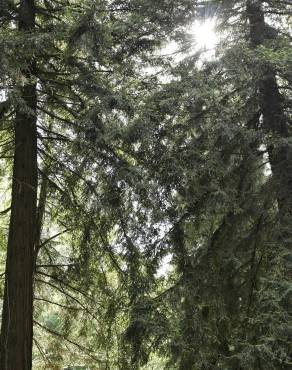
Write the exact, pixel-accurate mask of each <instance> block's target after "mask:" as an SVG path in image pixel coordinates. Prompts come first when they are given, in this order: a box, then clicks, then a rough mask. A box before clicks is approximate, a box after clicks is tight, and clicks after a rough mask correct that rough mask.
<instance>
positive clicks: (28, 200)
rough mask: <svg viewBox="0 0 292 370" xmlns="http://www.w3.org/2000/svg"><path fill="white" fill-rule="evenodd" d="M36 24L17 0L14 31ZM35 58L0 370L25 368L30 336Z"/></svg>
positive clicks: (28, 1)
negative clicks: (16, 18)
mask: <svg viewBox="0 0 292 370" xmlns="http://www.w3.org/2000/svg"><path fill="white" fill-rule="evenodd" d="M34 26H35V6H34V0H21V2H20V5H19V30H20V32H22V33H24V34H27V35H29V34H30V33H31V32H33V29H34ZM34 73H35V62H34V60H33V58H31V59H30V60H26V68H25V69H24V70H23V71H22V74H23V75H24V77H25V80H26V81H27V82H26V85H25V86H24V87H22V89H21V98H22V100H23V102H24V103H25V105H26V108H25V109H24V108H23V107H19V108H17V111H16V119H15V150H14V165H13V182H12V201H11V218H10V225H9V236H8V247H7V259H6V276H5V291H4V302H3V311H2V326H1V336H0V351H1V352H0V369H1V370H30V369H31V366H32V336H33V318H32V316H33V262H34V241H35V227H36V204H37V134H36V84H35V82H34V81H33V76H34Z"/></svg>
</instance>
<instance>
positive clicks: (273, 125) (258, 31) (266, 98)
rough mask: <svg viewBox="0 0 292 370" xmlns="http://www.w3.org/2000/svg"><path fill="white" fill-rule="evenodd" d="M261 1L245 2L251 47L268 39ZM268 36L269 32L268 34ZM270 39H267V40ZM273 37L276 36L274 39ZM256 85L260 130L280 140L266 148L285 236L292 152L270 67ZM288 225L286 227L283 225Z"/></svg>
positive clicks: (291, 200)
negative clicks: (260, 115)
mask: <svg viewBox="0 0 292 370" xmlns="http://www.w3.org/2000/svg"><path fill="white" fill-rule="evenodd" d="M261 3H262V1H260V0H248V1H247V17H248V20H249V25H250V26H249V27H250V41H251V43H252V45H253V46H254V47H258V46H260V45H263V44H264V43H265V41H266V39H267V36H268V25H267V24H266V23H265V16H264V12H263V9H262V4H261ZM269 33H271V32H269ZM269 37H271V36H269ZM275 37H276V35H275ZM263 68H264V70H263V74H262V76H261V78H260V80H259V82H258V87H259V103H260V108H261V111H262V114H263V129H264V130H265V131H266V132H268V133H271V134H272V135H273V137H274V138H276V139H279V140H282V143H280V145H278V146H274V145H271V146H270V147H269V148H268V153H269V160H270V164H271V168H272V173H273V177H274V182H275V184H276V193H277V200H278V207H279V214H280V221H281V224H282V227H283V228H284V230H285V232H284V234H286V233H287V230H288V228H289V227H290V226H291V225H288V224H289V223H291V220H290V219H291V216H292V149H291V145H289V143H287V142H286V139H287V138H288V137H289V130H288V122H287V121H288V120H287V117H286V116H285V112H284V109H283V98H282V96H281V94H280V91H279V87H278V84H277V79H276V74H275V71H274V70H273V68H272V67H271V66H270V65H266V66H263ZM287 223H288V224H287Z"/></svg>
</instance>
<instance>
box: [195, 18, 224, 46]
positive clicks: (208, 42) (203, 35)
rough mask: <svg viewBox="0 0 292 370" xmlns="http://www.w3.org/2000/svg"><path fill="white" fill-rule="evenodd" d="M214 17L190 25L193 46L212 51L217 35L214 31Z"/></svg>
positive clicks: (216, 41)
mask: <svg viewBox="0 0 292 370" xmlns="http://www.w3.org/2000/svg"><path fill="white" fill-rule="evenodd" d="M215 28H216V19H214V18H210V19H206V20H205V21H204V22H200V21H196V22H194V23H193V24H192V25H191V27H190V32H191V34H192V35H193V37H194V41H195V47H196V49H199V50H204V51H206V52H212V51H214V49H215V47H216V45H217V43H218V35H217V33H216V31H215Z"/></svg>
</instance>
